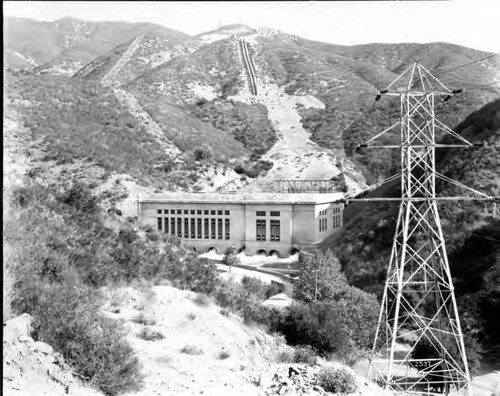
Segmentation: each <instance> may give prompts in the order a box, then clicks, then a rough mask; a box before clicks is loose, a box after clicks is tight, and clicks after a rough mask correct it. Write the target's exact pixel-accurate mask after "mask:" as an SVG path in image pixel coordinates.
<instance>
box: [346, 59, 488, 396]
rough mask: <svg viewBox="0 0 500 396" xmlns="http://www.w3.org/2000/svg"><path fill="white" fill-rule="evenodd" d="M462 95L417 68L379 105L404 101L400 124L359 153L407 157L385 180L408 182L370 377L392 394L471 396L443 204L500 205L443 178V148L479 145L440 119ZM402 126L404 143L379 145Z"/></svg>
mask: <svg viewBox="0 0 500 396" xmlns="http://www.w3.org/2000/svg"><path fill="white" fill-rule="evenodd" d="M403 81H404V83H403ZM460 92H461V90H454V91H452V90H450V89H448V88H447V87H446V86H445V85H443V84H442V83H441V82H440V81H439V80H438V79H437V78H435V77H434V76H433V75H432V74H431V73H430V72H429V71H428V70H427V69H426V68H425V67H423V66H422V65H421V64H420V63H419V62H418V61H416V62H415V63H414V64H413V65H411V66H410V67H409V68H408V69H406V70H405V71H404V72H403V73H402V74H401V75H400V76H399V77H398V78H396V80H394V81H393V82H392V83H391V84H390V85H389V86H388V87H387V88H386V89H384V90H382V91H380V92H379V94H378V95H377V97H376V99H375V100H379V99H380V98H381V96H382V95H392V96H399V98H400V105H401V110H400V111H401V118H400V121H398V122H396V123H395V124H394V125H392V126H391V127H389V128H387V129H386V130H384V131H383V132H381V133H379V134H378V135H376V136H375V137H373V138H372V139H370V140H369V141H368V142H366V143H365V144H362V145H360V146H358V147H389V148H398V149H400V151H401V173H400V174H398V175H395V176H392V177H390V178H389V179H387V180H386V181H391V180H395V179H396V178H398V177H400V178H401V198H394V199H392V200H400V201H401V205H400V209H399V215H398V220H397V226H396V232H395V236H394V242H393V246H392V252H391V257H390V262H389V268H388V272H387V281H386V284H385V289H384V294H383V297H382V307H381V312H380V317H379V322H378V326H377V330H376V336H375V341H374V346H373V351H372V355H371V358H370V368H369V376H370V378H371V379H372V380H374V381H376V382H378V383H379V384H381V385H382V386H384V387H385V388H387V389H391V390H394V391H399V392H402V393H403V394H425V395H438V394H443V393H444V394H450V393H451V394H461V395H468V396H471V393H470V381H471V380H470V374H469V369H468V365H467V358H466V353H465V346H464V341H463V335H462V329H461V327H460V318H459V313H458V310H457V303H456V300H455V295H454V291H453V284H452V278H451V274H450V267H449V264H448V258H447V255H446V248H445V241H444V238H443V232H442V230H441V222H440V218H439V213H438V209H437V204H436V201H437V200H440V199H450V200H457V199H469V200H472V199H474V200H475V199H479V200H494V198H493V197H490V196H487V195H486V194H482V193H480V192H478V191H476V190H473V189H471V188H468V187H466V186H464V185H463V184H461V183H459V182H456V181H454V180H451V179H449V178H447V177H446V176H444V175H441V174H439V173H438V172H436V168H435V149H436V148H440V147H470V146H474V145H475V144H472V143H470V142H468V141H467V140H466V139H464V138H462V137H461V136H459V135H458V134H457V133H455V132H454V131H452V130H451V129H450V128H448V127H447V126H445V125H444V124H443V123H441V122H440V121H438V120H437V119H436V118H435V115H434V106H435V101H436V98H439V97H443V96H444V100H445V101H447V100H448V99H449V98H450V97H451V96H453V95H454V94H457V93H460ZM398 126H399V127H400V136H401V141H400V143H399V144H395V145H376V143H374V142H375V140H376V139H378V138H379V137H380V136H382V135H384V134H386V133H387V132H389V131H390V130H393V129H395V128H396V127H398ZM442 134H448V135H451V136H452V137H453V138H454V139H455V140H456V142H455V143H451V144H438V143H436V136H438V137H440V136H441V135H442ZM437 179H441V180H444V181H446V182H450V183H453V184H454V185H456V186H459V187H462V188H465V189H467V190H468V191H472V192H473V193H475V194H476V196H478V198H474V197H467V196H465V197H437V196H436V180H437ZM386 181H384V182H386ZM382 183H383V182H382ZM382 183H380V184H382ZM358 196H359V195H358ZM348 199H349V198H348ZM349 200H354V201H359V200H368V201H374V200H378V199H377V198H372V199H370V198H366V199H363V198H361V199H359V198H354V199H349ZM388 200H391V199H390V198H389V199H388ZM403 335H404V337H405V338H406V339H411V340H413V342H412V345H411V346H410V347H409V348H406V349H402V348H400V346H401V344H400V343H398V342H397V341H398V340H399V339H400V337H401V336H403ZM378 351H381V353H382V356H381V355H380V354H378Z"/></svg>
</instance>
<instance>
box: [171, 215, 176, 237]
mask: <svg viewBox="0 0 500 396" xmlns="http://www.w3.org/2000/svg"><path fill="white" fill-rule="evenodd" d="M170 232H171V233H172V235H175V217H172V218H171V219H170Z"/></svg>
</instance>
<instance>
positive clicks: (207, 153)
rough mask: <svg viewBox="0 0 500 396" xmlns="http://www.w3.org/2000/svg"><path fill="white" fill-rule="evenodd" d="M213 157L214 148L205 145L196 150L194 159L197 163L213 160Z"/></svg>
mask: <svg viewBox="0 0 500 396" xmlns="http://www.w3.org/2000/svg"><path fill="white" fill-rule="evenodd" d="M212 157H213V151H212V148H211V147H209V146H207V145H203V146H201V147H197V148H195V149H194V159H195V160H196V161H206V160H209V159H211V158H212Z"/></svg>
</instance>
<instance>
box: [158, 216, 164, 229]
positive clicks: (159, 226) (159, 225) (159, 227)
mask: <svg viewBox="0 0 500 396" xmlns="http://www.w3.org/2000/svg"><path fill="white" fill-rule="evenodd" d="M162 223H163V219H162V218H161V217H158V231H161V225H162Z"/></svg>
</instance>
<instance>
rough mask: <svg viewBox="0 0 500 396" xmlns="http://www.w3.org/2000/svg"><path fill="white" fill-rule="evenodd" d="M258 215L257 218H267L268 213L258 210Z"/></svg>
mask: <svg viewBox="0 0 500 396" xmlns="http://www.w3.org/2000/svg"><path fill="white" fill-rule="evenodd" d="M256 215H257V216H265V215H266V212H264V211H262V210H258V211H257V212H256Z"/></svg>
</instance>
